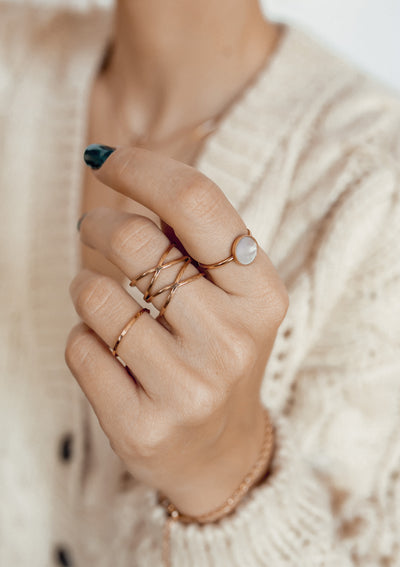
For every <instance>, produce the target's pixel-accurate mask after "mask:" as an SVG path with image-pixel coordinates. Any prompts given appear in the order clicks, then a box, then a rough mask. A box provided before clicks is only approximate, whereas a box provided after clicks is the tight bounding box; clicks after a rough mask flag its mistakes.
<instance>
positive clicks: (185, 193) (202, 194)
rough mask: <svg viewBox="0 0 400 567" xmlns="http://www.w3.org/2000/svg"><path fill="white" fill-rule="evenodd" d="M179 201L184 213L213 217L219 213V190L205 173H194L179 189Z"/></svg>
mask: <svg viewBox="0 0 400 567" xmlns="http://www.w3.org/2000/svg"><path fill="white" fill-rule="evenodd" d="M179 202H180V205H181V207H182V210H183V211H184V212H185V213H186V215H189V216H192V215H193V214H194V215H196V217H200V218H209V217H211V218H214V217H215V216H216V215H218V214H219V212H218V211H220V203H221V192H220V190H219V188H218V187H217V185H216V184H215V183H214V182H213V181H211V179H209V178H208V177H207V176H206V175H202V174H199V175H195V176H193V177H192V178H191V179H189V181H188V183H187V184H186V185H185V187H184V188H183V189H182V190H181V192H180V195H179Z"/></svg>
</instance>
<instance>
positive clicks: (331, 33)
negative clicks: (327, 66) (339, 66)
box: [262, 0, 400, 91]
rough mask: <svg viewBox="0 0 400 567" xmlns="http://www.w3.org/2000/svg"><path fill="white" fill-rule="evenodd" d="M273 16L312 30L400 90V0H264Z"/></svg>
mask: <svg viewBox="0 0 400 567" xmlns="http://www.w3.org/2000/svg"><path fill="white" fill-rule="evenodd" d="M262 5H263V8H264V10H265V13H266V14H267V15H269V16H270V17H271V18H274V19H280V20H286V21H290V22H293V23H295V24H297V25H300V26H301V27H302V28H303V29H305V30H309V31H310V32H312V33H313V35H314V36H316V37H317V38H319V39H321V40H323V41H324V42H325V43H326V44H327V45H328V46H330V47H333V48H334V49H335V51H336V52H338V53H340V54H343V55H345V56H347V57H348V58H349V59H351V60H352V61H354V62H355V63H356V64H357V65H358V66H359V67H360V68H362V69H364V70H365V71H367V72H370V73H371V74H373V75H375V76H376V77H378V78H379V79H381V80H382V81H384V82H385V83H386V84H389V85H392V86H393V87H395V88H396V89H398V90H399V91H400V0H262Z"/></svg>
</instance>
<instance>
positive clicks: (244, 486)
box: [158, 408, 274, 567]
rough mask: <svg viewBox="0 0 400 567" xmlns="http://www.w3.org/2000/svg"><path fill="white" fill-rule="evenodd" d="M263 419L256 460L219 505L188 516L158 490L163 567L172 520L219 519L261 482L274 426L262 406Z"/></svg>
mask: <svg viewBox="0 0 400 567" xmlns="http://www.w3.org/2000/svg"><path fill="white" fill-rule="evenodd" d="M264 419H265V432H264V439H263V443H262V446H261V450H260V453H259V456H258V458H257V461H256V462H255V464H254V465H253V467H252V469H251V470H250V471H249V472H248V473H247V475H246V476H245V477H244V479H243V480H242V482H241V483H240V485H239V486H238V487H237V489H236V490H235V491H234V492H233V494H232V495H231V496H230V497H229V498H228V499H227V500H226V501H225V502H224V503H223V504H221V505H220V506H218V507H217V508H214V509H213V510H211V511H210V512H207V513H205V514H201V515H199V516H189V515H188V514H182V513H181V512H180V511H179V510H178V509H177V508H176V506H174V504H172V502H170V500H168V498H167V497H166V496H165V495H164V494H162V493H161V492H160V491H159V492H158V501H159V503H160V504H161V505H162V506H163V507H164V508H165V509H166V512H167V516H166V522H165V525H164V531H163V545H162V558H163V565H164V566H165V567H171V559H170V555H171V549H170V548H171V541H170V540H171V537H170V536H171V524H172V522H174V521H179V522H183V523H186V524H189V523H198V524H204V523H212V522H216V521H218V520H220V519H221V518H223V517H224V516H227V515H228V514H230V513H231V512H232V511H233V510H234V508H236V506H237V504H238V503H239V502H240V501H241V500H242V499H243V498H244V496H245V495H246V494H247V492H248V491H249V490H250V488H252V487H253V486H254V485H256V484H258V482H261V480H262V479H263V478H265V476H266V475H267V473H268V472H269V464H270V462H271V457H272V452H273V448H274V428H273V425H272V423H271V420H270V418H269V413H268V411H267V409H266V408H264ZM263 470H264V475H263V477H262V478H259V475H260V473H261V472H262V471H263Z"/></svg>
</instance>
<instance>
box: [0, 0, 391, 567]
mask: <svg viewBox="0 0 400 567" xmlns="http://www.w3.org/2000/svg"><path fill="white" fill-rule="evenodd" d="M110 23H111V14H110V12H108V11H102V10H95V9H93V10H89V11H88V13H85V14H83V13H77V14H74V13H73V12H71V11H70V12H69V13H65V14H63V13H60V12H58V11H54V12H52V11H46V12H43V11H42V10H40V9H38V8H34V7H31V8H22V7H20V6H19V5H17V4H15V5H12V4H7V3H6V4H4V5H3V6H0V129H1V132H2V136H1V138H0V160H1V167H0V187H1V194H2V206H1V207H0V233H1V239H0V253H1V258H0V262H1V264H0V267H1V278H0V301H1V309H2V318H1V325H0V329H1V341H0V345H1V349H2V355H1V357H0V380H1V382H0V388H1V396H0V400H1V401H0V405H1V407H0V426H1V435H0V444H1V445H0V449H1V454H2V465H1V468H0V502H1V503H2V505H1V507H0V538H1V541H0V564H1V565H13V567H25V566H26V565H34V566H36V565H40V566H45V567H47V566H49V567H50V565H53V564H54V558H53V554H54V551H53V550H54V546H57V545H61V546H63V547H64V548H65V550H67V552H68V553H69V554H70V556H71V558H72V560H73V562H74V563H73V564H74V565H76V566H83V565H85V566H86V565H96V567H106V566H107V567H109V566H111V565H113V566H116V567H128V566H129V567H133V566H134V567H136V566H137V567H155V566H157V565H161V536H162V527H163V523H164V521H165V516H164V510H163V508H162V507H161V506H160V505H158V504H157V500H156V493H155V491H154V490H153V489H150V488H149V487H146V486H144V485H142V484H141V483H139V482H137V481H135V479H133V478H132V477H131V476H130V475H128V474H127V471H126V470H125V466H124V464H123V463H122V461H121V460H120V459H119V458H118V457H117V456H116V455H115V454H114V453H113V451H112V450H111V448H110V446H109V443H108V440H107V438H106V437H105V435H104V433H103V431H102V430H101V428H100V426H99V424H98V422H97V418H96V416H95V414H94V412H93V410H92V408H91V406H90V404H89V403H88V402H87V400H86V398H85V396H84V394H83V393H82V391H81V390H80V388H79V387H78V385H77V383H76V381H75V380H74V379H73V378H72V377H71V375H70V373H69V371H68V369H67V368H66V365H65V362H64V348H65V341H66V336H67V334H68V332H69V330H70V328H71V327H72V326H73V325H74V324H75V322H76V316H75V314H74V311H73V308H72V304H71V302H70V299H69V296H68V285H69V282H70V280H71V279H72V278H73V276H74V275H75V273H76V272H77V270H78V269H79V262H78V250H79V248H78V236H77V234H76V228H75V227H76V221H77V218H78V217H79V208H80V198H81V191H82V185H83V172H84V167H85V166H84V164H83V161H82V152H83V149H84V144H85V132H86V124H87V111H88V108H87V104H88V95H89V91H90V85H91V81H92V79H93V77H94V75H95V72H96V69H97V65H98V64H99V62H100V60H101V57H102V54H103V51H104V48H105V45H106V42H107V39H108V36H109V33H110ZM399 132H400V103H399V98H398V97H397V96H396V95H394V94H393V93H391V92H389V91H388V90H387V89H385V88H383V87H381V86H380V85H379V84H376V83H375V82H374V81H373V80H371V79H369V78H367V77H366V76H364V75H363V74H361V73H359V72H358V71H357V70H356V69H354V68H353V67H352V66H351V65H349V64H347V63H345V62H344V61H343V60H341V59H340V58H337V57H336V56H334V55H332V54H331V53H330V52H329V51H327V50H326V49H325V48H323V47H321V46H320V45H319V44H318V43H316V42H315V41H314V40H313V39H311V38H309V37H307V36H306V35H305V34H304V33H302V32H301V31H299V30H296V29H294V28H292V27H287V28H286V31H285V35H284V37H283V39H282V41H281V43H280V45H279V48H278V50H277V51H276V52H275V54H274V56H273V57H272V59H271V61H270V62H269V63H268V65H267V66H265V68H264V69H262V71H261V72H260V73H259V75H258V76H257V77H256V78H255V80H254V81H253V83H252V84H251V85H250V86H249V87H248V88H247V89H246V91H244V92H243V93H242V95H241V96H240V97H239V99H238V100H237V101H236V103H235V104H234V105H233V106H232V107H231V109H230V110H229V112H228V113H227V114H226V115H225V117H224V119H223V121H222V122H221V123H220V125H219V127H218V129H217V130H216V131H215V132H214V133H213V134H212V135H211V136H210V137H209V138H208V139H207V141H206V144H205V146H204V148H203V150H202V151H201V153H200V155H199V157H198V159H197V163H196V167H197V168H198V169H199V170H200V171H202V172H203V173H205V174H206V175H207V176H209V177H210V178H211V179H213V181H215V182H216V183H217V184H218V185H219V186H220V187H221V189H222V190H223V191H224V193H225V194H226V196H227V197H228V199H229V200H230V201H231V203H232V204H233V205H234V207H235V208H236V209H237V210H238V212H239V213H240V215H241V216H242V217H243V219H244V221H245V222H246V224H247V226H248V227H249V228H250V230H251V231H252V234H253V235H254V236H255V238H256V239H257V241H258V243H259V245H260V246H261V247H262V248H263V249H264V250H265V251H266V252H267V254H268V255H269V257H270V258H271V260H272V262H273V263H274V265H275V266H276V268H277V270H278V272H279V274H280V276H281V277H282V279H283V281H284V282H285V284H286V287H287V289H288V291H289V296H290V306H289V310H288V313H287V316H286V318H285V320H284V322H283V324H282V325H281V327H280V329H279V332H278V335H277V338H276V341H275V345H274V348H273V351H272V353H271V357H270V359H269V362H268V365H267V368H266V370H265V375H264V380H263V384H262V391H261V396H262V400H263V402H264V404H265V405H266V406H267V407H268V408H269V409H270V412H271V416H272V418H273V420H274V423H275V425H276V429H277V450H276V453H275V455H274V460H273V467H272V471H271V475H270V476H269V478H268V481H267V482H265V483H263V484H261V485H259V486H258V487H256V488H254V489H253V490H252V491H251V492H250V493H249V495H248V496H247V497H246V498H245V499H244V500H243V501H242V503H241V504H240V505H239V506H238V507H237V509H236V511H235V512H234V513H233V514H231V515H229V516H227V517H226V518H224V519H223V520H221V521H220V522H218V523H215V524H209V525H206V526H197V525H190V526H187V525H181V524H176V523H175V524H173V526H172V564H173V567H186V566H187V565H191V566H192V567H206V566H207V567H211V566H214V565H218V566H225V565H229V566H237V567H239V566H241V567H242V566H246V567H260V566H268V567H270V566H272V565H273V566H274V567H280V566H285V567H287V566H295V565H296V566H297V567H298V566H300V567H314V566H332V567H333V566H340V567H342V566H344V567H346V566H347V565H349V566H350V565H352V566H360V567H377V566H382V567H393V566H400V550H399V542H400V440H399V433H398V432H399V430H400V302H399V291H400V195H399V185H400V168H399V158H400V135H399ZM94 141H95V142H97V141H99V142H104V143H106V142H107V141H106V140H94ZM66 433H71V434H73V439H74V442H73V455H72V459H71V460H70V461H68V462H62V461H61V460H60V458H59V452H60V443H61V441H62V438H63V436H64V435H65V434H66Z"/></svg>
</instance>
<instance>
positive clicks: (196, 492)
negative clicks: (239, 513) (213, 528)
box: [159, 408, 274, 521]
mask: <svg viewBox="0 0 400 567" xmlns="http://www.w3.org/2000/svg"><path fill="white" fill-rule="evenodd" d="M235 438H236V442H235V443H233V447H232V448H231V449H230V450H225V451H223V452H220V454H219V455H218V458H214V459H213V460H211V461H210V463H209V464H208V466H207V467H206V468H205V469H204V470H200V469H197V470H196V472H195V474H193V475H192V476H191V478H190V479H189V482H188V483H185V484H183V483H179V482H177V483H176V485H175V486H174V487H173V488H172V489H171V490H169V491H168V493H167V492H163V491H160V492H159V497H160V501H162V502H163V504H164V506H165V507H167V506H168V505H169V512H170V513H171V512H172V511H174V514H173V515H174V516H175V517H177V516H178V515H180V516H181V518H180V519H182V520H183V521H185V517H186V521H188V520H189V519H190V518H192V519H193V521H194V520H198V521H203V519H204V521H215V520H216V519H218V517H222V516H223V515H226V514H227V513H229V512H230V510H231V509H234V508H235V507H236V505H237V504H238V503H239V501H240V500H241V499H242V498H243V497H244V496H245V494H246V493H247V492H248V491H249V490H250V489H251V488H252V487H253V486H255V485H257V484H259V483H260V482H261V481H262V480H263V478H264V477H265V476H266V474H267V472H268V470H269V465H270V462H271V458H272V450H273V441H274V434H273V426H272V423H271V421H270V419H269V415H268V413H267V410H265V409H264V408H262V409H261V411H260V413H259V416H258V418H257V419H256V427H255V429H253V430H252V431H251V433H248V434H246V433H245V432H244V434H243V435H242V436H241V438H240V442H239V441H237V435H236V436H235ZM206 518H207V519H206Z"/></svg>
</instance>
